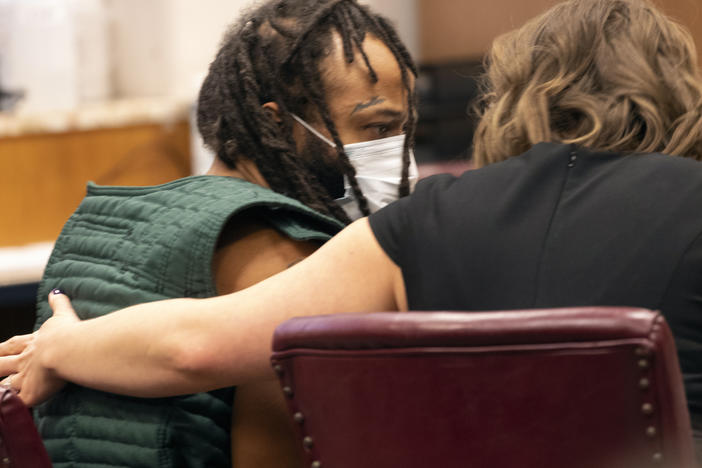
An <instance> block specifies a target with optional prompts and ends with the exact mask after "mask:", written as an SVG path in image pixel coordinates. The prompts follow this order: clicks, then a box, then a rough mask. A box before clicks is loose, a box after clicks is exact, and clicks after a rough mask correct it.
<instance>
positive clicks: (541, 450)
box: [272, 308, 695, 468]
mask: <svg viewBox="0 0 702 468" xmlns="http://www.w3.org/2000/svg"><path fill="white" fill-rule="evenodd" d="M273 348H274V354H273V358H272V362H273V367H274V369H275V370H276V372H278V374H279V377H280V381H281V384H282V388H283V392H284V394H285V395H286V396H287V397H288V402H289V408H290V411H291V413H292V415H293V419H294V421H295V423H296V425H297V427H298V428H299V432H300V436H301V443H302V445H303V446H304V450H305V456H306V459H307V465H306V466H311V467H313V468H317V467H324V468H374V467H382V468H415V467H416V468H430V467H431V468H433V467H440V468H451V467H461V468H463V467H496V468H508V467H519V468H528V467H533V468H581V467H582V468H586V467H587V468H644V467H649V466H650V467H654V466H656V467H657V466H665V467H671V468H672V467H675V468H688V467H690V468H691V467H693V466H695V461H694V453H693V446H692V435H691V429H690V419H689V415H688V412H687V406H686V401H685V394H684V391H683V387H682V378H681V374H680V370H679V366H678V361H677V356H676V352H675V347H674V343H673V338H672V336H671V333H670V330H669V329H668V326H667V324H666V323H665V321H664V320H663V317H662V316H661V315H660V314H657V313H655V312H651V311H648V310H642V309H631V308H576V309H552V310H529V311H508V312H471V313H466V312H450V313H446V312H411V313H374V314H350V315H336V316H322V317H307V318H296V319H292V320H289V321H287V322H285V323H283V324H282V325H280V326H279V327H278V329H277V330H276V332H275V337H274V342H273Z"/></svg>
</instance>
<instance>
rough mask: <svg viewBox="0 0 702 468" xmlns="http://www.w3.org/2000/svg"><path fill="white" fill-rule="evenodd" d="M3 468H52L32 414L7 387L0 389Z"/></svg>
mask: <svg viewBox="0 0 702 468" xmlns="http://www.w3.org/2000/svg"><path fill="white" fill-rule="evenodd" d="M0 467H2V468H50V467H51V461H50V460H49V455H48V454H47V453H46V449H45V448H44V444H43V443H42V441H41V438H40V437H39V433H38V432H37V429H36V427H35V426H34V420H33V419H32V415H31V414H30V412H29V410H28V409H27V407H26V406H25V405H24V403H22V400H20V398H19V397H18V396H17V393H15V391H14V390H10V389H9V388H5V387H0Z"/></svg>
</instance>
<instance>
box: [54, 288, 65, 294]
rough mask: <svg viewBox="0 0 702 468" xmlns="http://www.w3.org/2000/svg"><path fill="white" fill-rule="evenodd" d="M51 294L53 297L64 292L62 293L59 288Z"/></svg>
mask: <svg viewBox="0 0 702 468" xmlns="http://www.w3.org/2000/svg"><path fill="white" fill-rule="evenodd" d="M51 294H53V295H56V294H63V291H61V290H60V289H58V288H57V289H54V290H53V291H51Z"/></svg>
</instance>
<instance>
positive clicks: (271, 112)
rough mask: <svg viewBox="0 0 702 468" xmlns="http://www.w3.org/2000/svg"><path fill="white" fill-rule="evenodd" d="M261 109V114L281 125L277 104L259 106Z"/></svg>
mask: <svg viewBox="0 0 702 468" xmlns="http://www.w3.org/2000/svg"><path fill="white" fill-rule="evenodd" d="M261 107H262V108H263V112H265V113H266V115H268V116H269V117H270V118H271V119H273V120H274V121H275V122H276V123H281V122H282V121H283V119H282V118H281V117H280V108H279V107H278V103H277V102H273V101H269V102H267V103H265V104H263V105H262V106H261Z"/></svg>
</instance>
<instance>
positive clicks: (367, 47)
mask: <svg viewBox="0 0 702 468" xmlns="http://www.w3.org/2000/svg"><path fill="white" fill-rule="evenodd" d="M361 47H363V52H365V54H366V57H367V58H368V62H369V63H370V66H371V67H373V70H374V71H375V72H376V75H377V77H378V80H379V81H384V83H383V84H384V85H386V86H387V85H390V86H393V85H394V86H397V87H398V89H399V88H403V87H404V84H403V82H402V71H401V69H400V64H399V63H398V61H397V59H396V58H395V55H394V54H393V53H392V51H391V50H390V48H389V47H388V46H387V45H386V44H385V43H384V42H382V41H381V40H380V39H379V38H377V37H376V36H374V35H372V34H366V37H365V39H364V41H363V42H362V44H361ZM319 68H320V72H321V77H322V81H323V83H324V86H325V89H326V90H327V92H328V93H333V92H335V91H336V92H339V91H343V90H346V89H347V88H348V87H349V86H353V87H354V88H358V86H354V85H359V84H362V85H363V84H371V83H372V80H371V72H370V70H369V69H368V66H367V65H366V63H365V61H364V59H363V56H362V54H361V51H360V50H359V49H358V48H357V47H356V45H355V44H354V60H353V62H351V63H348V62H347V61H346V57H345V55H344V46H343V41H342V39H341V36H340V35H339V33H338V32H337V31H333V32H332V34H331V37H330V45H329V47H328V49H327V51H326V57H324V58H322V60H321V62H320V66H319ZM359 99H362V97H361V96H359Z"/></svg>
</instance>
